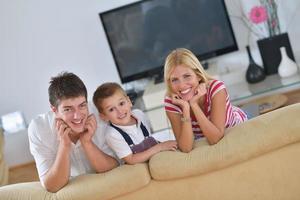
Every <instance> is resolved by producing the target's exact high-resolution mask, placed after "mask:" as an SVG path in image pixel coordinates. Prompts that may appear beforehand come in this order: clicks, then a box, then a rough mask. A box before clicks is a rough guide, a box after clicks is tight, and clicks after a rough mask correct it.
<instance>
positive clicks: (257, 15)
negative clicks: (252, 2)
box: [249, 6, 267, 24]
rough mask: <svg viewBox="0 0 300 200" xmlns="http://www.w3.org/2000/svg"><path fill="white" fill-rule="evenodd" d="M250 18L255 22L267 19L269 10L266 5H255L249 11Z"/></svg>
mask: <svg viewBox="0 0 300 200" xmlns="http://www.w3.org/2000/svg"><path fill="white" fill-rule="evenodd" d="M249 18H250V20H251V21H252V22H253V23H254V24H259V23H261V22H264V21H266V20H267V11H266V8H265V7H264V6H254V7H253V8H252V9H251V10H250V13H249Z"/></svg>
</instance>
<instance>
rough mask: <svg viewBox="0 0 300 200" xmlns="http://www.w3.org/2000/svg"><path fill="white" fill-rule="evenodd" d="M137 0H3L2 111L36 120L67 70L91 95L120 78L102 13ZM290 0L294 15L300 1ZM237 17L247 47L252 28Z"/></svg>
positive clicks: (295, 29) (298, 29)
mask: <svg viewBox="0 0 300 200" xmlns="http://www.w3.org/2000/svg"><path fill="white" fill-rule="evenodd" d="M133 1H134V0H114V1H111V0H88V1H83V0H51V1H39V0H26V1H23V0H0V75H1V78H0V91H1V98H0V105H1V106H0V115H2V114H5V113H8V112H12V111H15V110H21V111H23V113H24V114H25V117H26V119H27V121H30V120H31V119H32V118H33V117H35V116H36V115H37V114H39V113H43V112H45V111H48V109H49V104H48V94H47V88H48V82H49V79H50V77H51V76H54V75H56V74H57V73H59V72H61V71H63V70H67V71H71V72H74V73H76V74H77V75H79V76H80V77H81V78H82V79H83V81H84V82H85V83H86V86H87V88H88V91H89V99H90V98H91V95H92V93H93V91H94V90H95V88H96V87H97V86H98V85H99V84H101V83H102V82H105V81H119V77H118V73H117V70H116V68H115V64H114V61H113V58H112V55H111V53H110V50H109V47H108V43H107V41H106V37H105V34H104V31H103V28H102V25H101V23H100V19H99V16H98V13H99V12H101V11H105V10H109V9H111V8H114V7H117V6H119V5H123V4H126V3H130V2H133ZM235 1H237V0H226V4H227V5H228V7H229V11H230V13H231V14H235V13H239V11H238V10H237V7H236V4H234V2H235ZM249 1H250V0H249ZM282 2H283V0H282ZM284 4H285V7H286V8H287V10H288V12H287V13H288V14H290V15H292V14H291V13H295V12H292V11H294V10H295V9H296V8H297V4H299V3H298V1H297V0H289V1H285V3H284ZM298 8H299V7H298ZM291 18H293V19H292V20H290V21H291V23H292V25H290V27H289V29H288V32H289V35H290V40H291V42H292V45H293V48H294V51H295V52H300V42H299V39H298V37H297V36H299V35H300V26H299V22H298V20H297V19H300V17H299V12H298V13H296V16H293V17H291ZM232 22H233V25H234V31H235V34H236V37H237V40H238V43H239V47H240V48H241V49H244V46H245V45H246V43H247V37H246V34H245V31H247V29H246V28H245V27H244V26H243V24H242V23H241V22H240V21H238V20H234V19H233V20H232ZM229 56H230V55H229ZM231 56H232V54H231ZM227 57H228V56H227ZM234 57H236V56H234ZM229 60H230V59H229ZM245 62H247V61H245Z"/></svg>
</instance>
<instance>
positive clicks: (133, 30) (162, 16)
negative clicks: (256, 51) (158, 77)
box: [99, 0, 238, 83]
mask: <svg viewBox="0 0 300 200" xmlns="http://www.w3.org/2000/svg"><path fill="white" fill-rule="evenodd" d="M99 15H100V18H101V21H102V24H103V27H104V30H105V33H106V36H107V39H108V42H109V45H110V48H111V51H112V54H113V57H114V60H115V63H116V66H117V69H118V72H119V75H120V78H121V81H122V83H126V82H129V81H133V80H137V79H140V78H144V77H149V76H151V75H153V74H155V73H159V72H161V70H162V68H163V64H164V60H165V58H166V56H167V55H168V54H169V53H170V51H172V50H174V49H175V48H180V47H184V48H188V49H190V50H191V51H192V52H193V53H194V54H195V55H196V56H197V57H198V58H199V59H200V60H201V61H202V60H204V59H208V58H212V57H215V56H218V55H222V54H225V53H228V52H231V51H235V50H237V49H238V47H237V44H236V40H235V36H234V33H233V30H232V26H231V23H230V21H229V17H228V13H227V10H226V7H225V2H224V0H146V1H139V2H136V3H133V4H130V5H126V6H123V7H119V8H116V9H113V10H110V11H106V12H103V13H100V14H99Z"/></svg>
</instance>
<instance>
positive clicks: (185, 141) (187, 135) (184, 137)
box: [166, 111, 194, 153]
mask: <svg viewBox="0 0 300 200" xmlns="http://www.w3.org/2000/svg"><path fill="white" fill-rule="evenodd" d="M166 113H167V116H168V118H169V120H170V123H171V126H172V130H173V133H174V135H175V138H176V141H177V143H178V148H179V149H180V150H181V151H182V152H185V153H188V152H190V151H191V150H192V148H193V144H194V133H193V130H192V123H191V121H190V114H189V111H188V112H187V113H186V114H183V115H181V114H179V113H172V112H166ZM181 118H183V119H185V120H181Z"/></svg>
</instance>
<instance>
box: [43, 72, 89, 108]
mask: <svg viewBox="0 0 300 200" xmlns="http://www.w3.org/2000/svg"><path fill="white" fill-rule="evenodd" d="M49 83H50V86H49V88H48V94H49V102H50V104H51V105H52V106H54V107H56V108H57V107H58V106H59V104H60V102H61V100H65V99H69V98H76V97H79V96H84V97H85V99H87V89H86V87H85V85H84V83H83V81H82V80H81V79H80V78H79V77H78V76H77V75H75V74H73V73H70V72H61V73H59V74H58V75H57V76H55V77H51V80H50V82H49Z"/></svg>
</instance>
